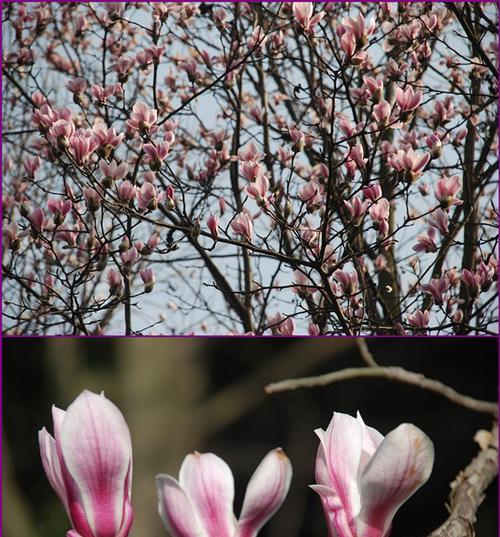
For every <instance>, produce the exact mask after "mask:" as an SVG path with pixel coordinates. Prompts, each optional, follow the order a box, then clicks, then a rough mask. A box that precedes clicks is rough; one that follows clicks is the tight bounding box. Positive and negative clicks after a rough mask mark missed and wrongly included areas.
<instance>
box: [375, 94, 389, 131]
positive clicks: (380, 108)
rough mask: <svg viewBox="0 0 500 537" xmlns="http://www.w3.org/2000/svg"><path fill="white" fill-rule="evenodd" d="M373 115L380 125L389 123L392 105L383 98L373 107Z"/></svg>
mask: <svg viewBox="0 0 500 537" xmlns="http://www.w3.org/2000/svg"><path fill="white" fill-rule="evenodd" d="M372 116H373V117H374V118H375V120H376V121H377V123H379V124H380V125H387V123H389V118H390V117H391V105H390V104H389V103H388V102H387V101H386V100H385V99H382V100H381V101H380V102H379V103H378V104H376V105H375V106H374V107H373V112H372Z"/></svg>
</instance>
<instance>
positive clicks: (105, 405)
mask: <svg viewBox="0 0 500 537" xmlns="http://www.w3.org/2000/svg"><path fill="white" fill-rule="evenodd" d="M60 446H61V455H62V457H63V459H64V463H65V467H66V470H67V472H68V474H69V476H71V480H68V483H66V486H67V488H68V489H69V490H68V493H69V496H70V498H69V504H70V505H69V507H70V513H71V519H72V521H73V523H74V525H75V529H76V530H77V531H79V533H81V534H84V532H83V531H81V529H80V527H79V526H80V524H83V525H85V524H84V523H85V522H87V523H88V525H89V526H90V528H91V529H92V533H93V535H94V536H95V537H115V536H116V535H117V534H118V532H119V530H120V529H121V526H122V523H123V516H124V506H125V504H126V502H127V501H128V499H129V496H130V481H131V473H132V447H131V442H130V433H129V430H128V427H127V424H126V423H125V420H124V418H123V416H122V414H121V412H120V411H119V410H118V408H117V407H116V406H115V405H114V404H113V403H112V402H111V401H109V400H108V399H106V398H105V397H104V396H103V395H96V394H94V393H92V392H89V391H87V390H85V391H84V392H82V393H81V394H80V395H79V396H78V397H77V399H76V400H75V401H74V402H73V403H72V404H71V405H70V406H69V407H68V410H67V411H66V415H65V416H64V421H63V422H62V426H61V431H60Z"/></svg>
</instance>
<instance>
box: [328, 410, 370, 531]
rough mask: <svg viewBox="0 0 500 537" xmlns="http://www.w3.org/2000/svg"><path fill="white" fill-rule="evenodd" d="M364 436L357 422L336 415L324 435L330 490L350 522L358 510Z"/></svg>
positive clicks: (343, 415)
mask: <svg viewBox="0 0 500 537" xmlns="http://www.w3.org/2000/svg"><path fill="white" fill-rule="evenodd" d="M362 446H363V434H362V430H361V426H360V424H359V422H358V420H357V419H356V418H353V417H352V416H349V415H348V414H343V413H341V412H335V413H334V414H333V418H332V421H331V422H330V425H329V426H328V429H327V431H326V433H325V438H324V442H323V447H324V449H325V455H326V461H327V465H328V471H329V475H330V487H331V488H332V489H334V490H335V492H336V493H337V495H338V496H339V498H340V501H341V502H342V505H343V506H344V510H345V513H346V516H347V519H348V520H349V521H353V520H354V517H355V516H356V515H357V513H358V512H359V509H360V507H361V497H360V491H359V486H358V468H359V464H360V461H361V453H362Z"/></svg>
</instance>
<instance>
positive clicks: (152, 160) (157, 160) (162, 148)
mask: <svg viewBox="0 0 500 537" xmlns="http://www.w3.org/2000/svg"><path fill="white" fill-rule="evenodd" d="M143 149H144V153H146V157H145V159H144V162H146V164H148V163H149V167H150V168H151V170H152V171H154V172H157V171H158V170H159V169H160V168H161V165H162V162H163V161H164V160H165V159H166V158H167V156H168V152H169V150H170V146H169V145H168V144H167V142H164V143H162V144H158V145H157V146H156V147H155V146H154V145H152V144H145V145H144V147H143Z"/></svg>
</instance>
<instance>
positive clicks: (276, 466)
mask: <svg viewBox="0 0 500 537" xmlns="http://www.w3.org/2000/svg"><path fill="white" fill-rule="evenodd" d="M291 480H292V465H291V464H290V460H289V459H288V457H287V456H286V455H285V453H284V452H283V450H282V449H280V448H278V449H274V450H272V451H270V452H269V453H268V454H267V455H266V456H265V457H264V458H263V459H262V462H261V463H260V464H259V466H258V467H257V469H256V470H255V472H254V473H253V475H252V477H251V479H250V481H249V483H248V486H247V490H246V492H245V499H244V500H243V507H242V509H241V515H240V520H239V531H238V536H239V537H255V536H256V535H257V533H258V532H259V531H260V529H261V528H262V526H264V524H265V523H266V522H267V521H268V520H269V519H270V518H271V517H272V516H273V515H274V513H276V511H277V510H278V509H279V507H280V506H281V504H282V503H283V501H284V500H285V498H286V495H287V493H288V489H289V488H290V481H291Z"/></svg>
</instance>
